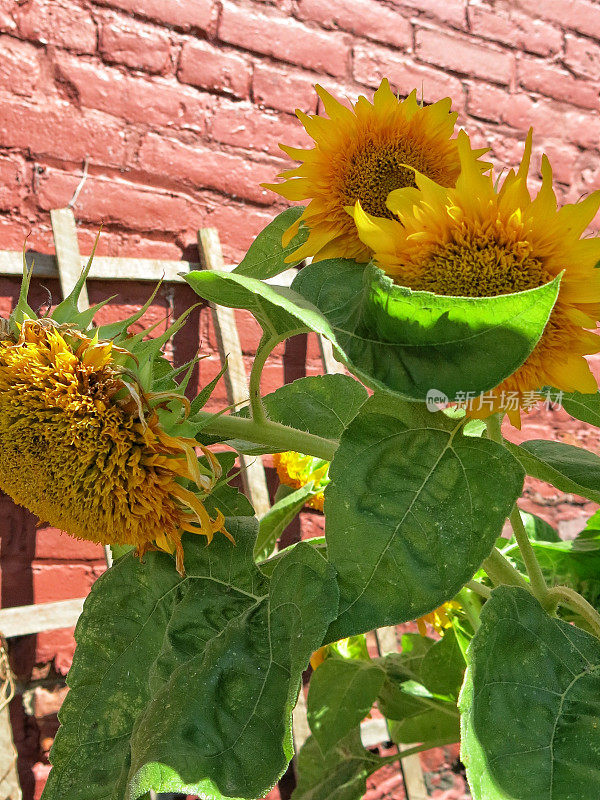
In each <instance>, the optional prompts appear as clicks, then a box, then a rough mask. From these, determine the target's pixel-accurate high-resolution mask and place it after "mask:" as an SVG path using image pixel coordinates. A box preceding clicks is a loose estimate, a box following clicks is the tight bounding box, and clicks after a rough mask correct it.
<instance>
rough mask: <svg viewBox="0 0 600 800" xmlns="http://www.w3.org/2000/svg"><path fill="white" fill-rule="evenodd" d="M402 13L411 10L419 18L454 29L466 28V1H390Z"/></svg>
mask: <svg viewBox="0 0 600 800" xmlns="http://www.w3.org/2000/svg"><path fill="white" fill-rule="evenodd" d="M392 3H393V4H394V5H395V6H398V7H399V8H400V9H401V10H402V11H404V12H406V10H408V9H413V10H414V11H415V12H417V14H418V15H419V17H418V18H421V17H425V18H427V17H429V18H433V19H435V20H439V21H440V22H445V23H447V24H448V25H451V26H452V27H454V28H462V29H464V28H466V24H467V0H444V1H443V2H442V1H441V0H392Z"/></svg>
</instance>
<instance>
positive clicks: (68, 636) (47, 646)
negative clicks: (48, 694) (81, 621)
mask: <svg viewBox="0 0 600 800" xmlns="http://www.w3.org/2000/svg"><path fill="white" fill-rule="evenodd" d="M73 633H74V628H62V629H60V630H55V631H43V632H42V633H38V635H37V636H36V647H35V660H36V661H37V663H38V664H44V663H47V662H48V661H52V662H53V667H54V669H55V670H56V671H57V672H58V673H59V674H60V675H66V674H67V672H68V671H69V670H70V668H71V663H72V662H73V654H74V652H75V639H74V638H73Z"/></svg>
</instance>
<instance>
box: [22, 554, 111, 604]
mask: <svg viewBox="0 0 600 800" xmlns="http://www.w3.org/2000/svg"><path fill="white" fill-rule="evenodd" d="M32 573H33V597H34V602H35V603H52V602H55V601H57V600H70V599H71V598H76V597H86V596H87V594H88V593H89V591H90V589H91V588H92V584H93V583H94V581H95V580H96V578H97V577H98V573H97V571H95V570H94V569H93V568H92V567H91V566H88V565H84V564H71V563H67V564H39V563H35V562H34V564H33V566H32Z"/></svg>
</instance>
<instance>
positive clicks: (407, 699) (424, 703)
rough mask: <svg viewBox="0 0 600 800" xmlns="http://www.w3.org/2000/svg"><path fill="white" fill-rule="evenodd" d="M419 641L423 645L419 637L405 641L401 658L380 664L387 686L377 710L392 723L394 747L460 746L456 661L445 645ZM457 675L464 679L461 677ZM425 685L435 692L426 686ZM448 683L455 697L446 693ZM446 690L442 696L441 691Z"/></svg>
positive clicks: (383, 689) (383, 688)
mask: <svg viewBox="0 0 600 800" xmlns="http://www.w3.org/2000/svg"><path fill="white" fill-rule="evenodd" d="M446 635H447V634H446ZM418 638H419V639H421V642H419V641H418V639H417V638H416V637H415V639H414V640H408V641H405V639H406V637H402V639H403V642H402V644H403V650H402V652H401V653H393V654H392V655H389V656H386V657H385V658H381V659H378V661H377V663H378V664H379V665H380V666H381V667H382V669H383V670H384V671H385V681H384V683H383V686H382V689H381V691H380V693H379V697H378V698H377V705H378V706H379V709H380V710H381V713H382V714H383V715H384V716H385V717H387V718H388V720H389V729H390V735H391V736H392V739H393V740H394V741H395V742H402V743H410V742H433V741H436V740H439V739H448V741H457V740H458V734H459V722H458V710H457V708H456V695H457V694H458V689H457V686H456V682H457V674H458V670H457V666H456V662H457V660H458V659H457V655H456V654H455V653H453V652H452V651H451V648H450V647H449V646H448V644H446V645H444V644H443V642H444V639H442V640H441V641H440V642H438V643H434V642H433V641H432V640H431V639H427V638H425V637H418ZM444 638H445V637H444ZM442 651H443V652H442ZM463 668H464V659H463ZM459 674H460V679H462V672H460V673H459ZM426 680H427V681H430V682H431V684H435V686H434V685H429V684H426V683H425V681H426ZM448 683H450V684H451V686H452V691H446V688H445V687H446V685H447V684H448ZM442 684H443V688H442V691H438V689H439V688H440V686H441V685H442ZM458 686H460V684H458ZM453 692H455V693H456V694H453Z"/></svg>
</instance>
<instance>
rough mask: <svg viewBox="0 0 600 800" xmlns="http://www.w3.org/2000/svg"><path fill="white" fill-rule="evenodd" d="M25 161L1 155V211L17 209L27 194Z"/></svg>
mask: <svg viewBox="0 0 600 800" xmlns="http://www.w3.org/2000/svg"><path fill="white" fill-rule="evenodd" d="M25 180H26V178H25V165H24V162H23V159H21V158H19V157H18V156H17V157H14V156H1V155H0V209H1V210H2V211H11V210H14V209H17V208H18V207H19V206H20V204H21V201H22V200H23V198H24V196H25V194H26V187H25V186H24V183H25Z"/></svg>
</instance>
